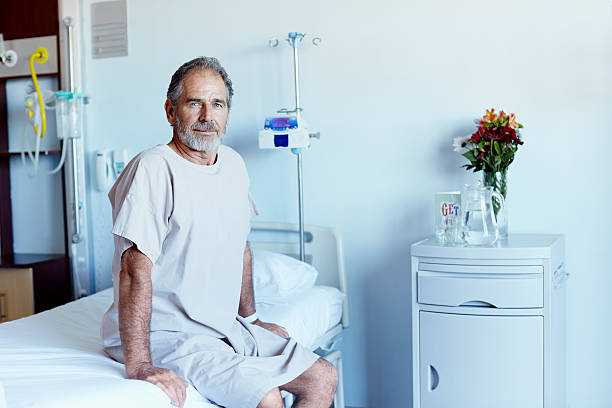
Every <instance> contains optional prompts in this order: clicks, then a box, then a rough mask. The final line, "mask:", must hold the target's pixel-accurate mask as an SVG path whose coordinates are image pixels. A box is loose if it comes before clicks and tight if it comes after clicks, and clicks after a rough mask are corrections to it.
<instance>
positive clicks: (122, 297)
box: [119, 247, 152, 377]
mask: <svg viewBox="0 0 612 408" xmlns="http://www.w3.org/2000/svg"><path fill="white" fill-rule="evenodd" d="M151 269H152V264H151V261H150V260H149V258H147V257H146V256H145V255H144V254H143V253H142V252H140V251H139V250H138V249H136V247H131V248H129V249H127V250H126V251H125V252H124V253H123V256H122V257H121V272H120V278H119V333H120V336H121V345H122V349H123V355H124V358H125V368H126V371H127V374H128V377H133V376H134V374H135V371H136V370H137V369H138V367H139V366H141V365H142V364H151V352H150V346H149V345H150V339H149V335H150V334H149V330H150V323H151V291H152V284H151Z"/></svg>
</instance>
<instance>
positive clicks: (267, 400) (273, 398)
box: [257, 388, 285, 408]
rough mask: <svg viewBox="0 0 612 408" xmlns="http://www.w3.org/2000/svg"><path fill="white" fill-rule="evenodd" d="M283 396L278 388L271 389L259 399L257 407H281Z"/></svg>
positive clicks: (282, 405)
mask: <svg viewBox="0 0 612 408" xmlns="http://www.w3.org/2000/svg"><path fill="white" fill-rule="evenodd" d="M284 406H285V405H284V404H283V398H282V397H281V393H280V390H279V389H278V388H274V389H272V391H270V392H269V393H267V394H266V395H264V397H263V398H262V399H261V402H260V403H259V405H257V408H283V407H284Z"/></svg>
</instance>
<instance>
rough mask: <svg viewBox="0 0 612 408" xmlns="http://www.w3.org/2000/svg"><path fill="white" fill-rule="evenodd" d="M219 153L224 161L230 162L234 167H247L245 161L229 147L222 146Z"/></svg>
mask: <svg viewBox="0 0 612 408" xmlns="http://www.w3.org/2000/svg"><path fill="white" fill-rule="evenodd" d="M219 153H221V156H222V157H223V161H225V162H228V163H230V164H232V165H237V166H239V167H241V168H242V167H245V164H244V159H243V158H242V156H241V155H240V153H238V152H237V151H236V150H234V149H232V148H231V147H229V146H226V145H221V146H219Z"/></svg>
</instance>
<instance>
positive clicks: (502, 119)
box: [453, 108, 523, 229]
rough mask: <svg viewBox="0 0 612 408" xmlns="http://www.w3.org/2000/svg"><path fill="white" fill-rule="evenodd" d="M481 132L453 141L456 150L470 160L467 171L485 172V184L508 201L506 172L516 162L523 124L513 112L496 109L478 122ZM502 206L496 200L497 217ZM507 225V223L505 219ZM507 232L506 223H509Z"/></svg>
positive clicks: (494, 204) (494, 206)
mask: <svg viewBox="0 0 612 408" xmlns="http://www.w3.org/2000/svg"><path fill="white" fill-rule="evenodd" d="M475 122H476V124H478V129H477V130H476V132H474V133H472V134H471V135H470V136H467V137H461V136H460V137H457V138H455V139H454V141H453V147H454V148H455V151H457V152H460V153H462V155H463V156H464V157H465V158H466V159H468V160H469V161H470V163H469V164H465V165H463V166H462V167H465V168H466V169H467V170H473V171H474V172H477V171H481V170H482V172H483V180H482V181H483V184H484V185H485V186H491V187H493V189H494V190H496V191H497V192H499V193H500V194H501V195H502V196H503V197H504V199H505V198H506V192H507V184H506V172H507V170H508V167H509V166H510V164H512V162H513V161H514V155H515V153H516V151H517V149H518V147H519V146H520V145H522V144H523V141H522V140H521V137H520V134H519V129H522V128H523V125H521V124H520V123H518V122H517V121H516V115H515V114H514V113H511V114H506V113H505V112H504V111H501V112H499V113H496V112H495V109H493V108H492V109H490V110H487V111H486V113H485V115H484V116H483V117H482V119H476V121H475ZM500 207H501V203H498V202H497V200H496V199H494V200H493V208H494V210H495V215H496V216H497V213H498V212H499V209H500ZM505 221H506V223H507V220H505ZM506 229H507V224H506Z"/></svg>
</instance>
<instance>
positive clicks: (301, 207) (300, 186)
mask: <svg viewBox="0 0 612 408" xmlns="http://www.w3.org/2000/svg"><path fill="white" fill-rule="evenodd" d="M297 168H298V209H299V213H300V261H302V262H304V254H305V252H304V201H303V198H304V194H303V193H304V191H303V190H304V185H303V180H302V153H301V152H300V153H298V154H297Z"/></svg>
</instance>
